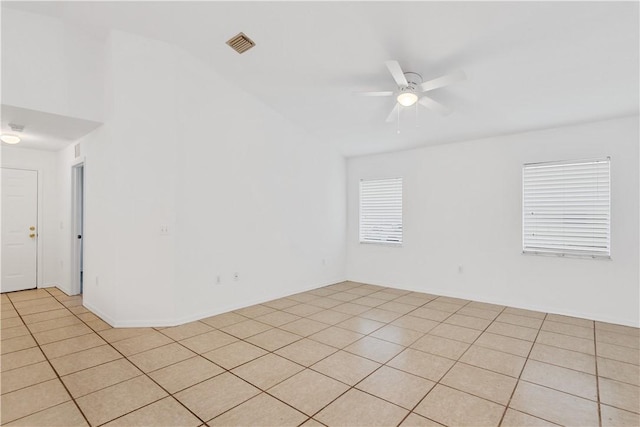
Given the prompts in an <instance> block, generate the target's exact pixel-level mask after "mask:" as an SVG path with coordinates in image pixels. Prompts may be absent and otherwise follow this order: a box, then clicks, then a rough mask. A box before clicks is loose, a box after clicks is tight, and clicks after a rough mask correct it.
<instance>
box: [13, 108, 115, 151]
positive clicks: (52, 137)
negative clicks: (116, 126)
mask: <svg viewBox="0 0 640 427" xmlns="http://www.w3.org/2000/svg"><path fill="white" fill-rule="evenodd" d="M0 116H2V133H9V134H16V135H18V136H20V138H21V142H20V145H15V147H19V148H30V149H33V150H47V151H58V150H61V149H63V148H65V147H67V146H68V145H69V144H71V143H72V142H73V141H75V140H77V139H78V138H81V137H83V136H85V135H86V134H88V133H89V132H91V131H92V130H94V129H96V128H97V127H98V126H100V125H101V124H102V123H98V122H93V121H90V120H84V119H78V118H75V117H68V116H60V115H57V114H50V113H45V112H42V111H35V110H29V109H26V108H19V107H15V106H12V105H5V104H3V105H2V106H1V107H0ZM10 123H12V124H17V125H23V126H24V131H23V132H19V133H15V132H12V131H11V127H10V126H9V124H10ZM2 146H3V147H9V146H10V145H7V144H5V143H3V144H2Z"/></svg>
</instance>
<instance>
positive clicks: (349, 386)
mask: <svg viewBox="0 0 640 427" xmlns="http://www.w3.org/2000/svg"><path fill="white" fill-rule="evenodd" d="M384 289H387V288H384ZM374 292H376V291H374ZM401 296H402V295H399V296H398V297H397V298H400V297H401ZM391 301H393V300H391ZM429 302H430V301H429ZM301 304H306V303H301ZM425 304H426V303H425ZM423 305H424V304H423ZM419 307H421V306H418V307H416V309H417V308H419ZM325 310H330V309H325ZM367 311H368V310H367ZM412 311H413V310H412ZM345 314H346V313H345ZM354 317H358V316H357V315H355V316H351V317H349V318H348V319H345V321H346V320H350V319H352V318H354ZM304 318H308V317H304ZM297 320H299V319H297ZM395 320H396V319H394V320H392V321H391V322H393V321H395ZM391 322H386V323H385V326H386V325H389V324H390V323H391ZM321 323H322V322H321ZM339 323H340V322H339ZM332 326H336V325H329V327H332ZM383 327H384V326H381V327H380V328H383ZM380 328H378V329H380ZM325 329H328V328H325ZM341 329H342V328H341ZM378 329H376V331H377V330H378ZM323 330H324V329H323ZM373 332H375V331H372V332H370V334H371V333H373ZM256 335H257V334H256ZM312 335H313V334H312ZM368 335H369V334H365V335H364V336H368ZM364 336H363V337H362V338H364ZM304 338H308V337H304ZM362 338H359V339H362ZM359 339H358V340H359ZM358 340H356V341H358ZM298 341H300V340H298ZM296 342H297V341H296ZM316 342H318V341H316ZM354 342H355V341H354ZM291 344H293V343H291ZM321 344H324V343H321ZM288 345H289V344H288ZM324 345H327V344H324ZM348 345H350V344H348ZM348 345H347V346H348ZM283 347H286V345H285V346H283ZM329 347H333V346H329ZM345 347H346V346H345ZM281 348H282V347H281ZM333 348H336V347H333ZM277 350H279V349H276V350H274V352H270V353H272V354H274V355H276V356H279V357H283V358H284V359H286V360H289V361H291V362H293V363H296V364H298V365H300V364H299V363H297V362H295V361H293V360H290V359H287V358H286V357H284V356H280V355H278V354H275V351H277ZM339 351H344V347H343V348H336V351H334V352H332V353H331V354H329V355H327V356H325V357H323V358H321V359H319V360H317V361H316V362H314V363H313V365H315V364H316V363H319V362H321V361H322V360H324V359H327V358H329V357H331V356H332V355H334V354H336V353H337V352H339ZM356 356H357V355H356ZM261 357H263V356H261ZM359 357H362V356H359ZM254 360H256V359H254ZM368 360H370V359H368ZM250 362H251V361H249V362H246V363H250ZM376 363H378V362H376ZM300 366H302V367H303V368H304V369H303V370H302V371H299V372H296V373H295V374H293V375H291V376H289V377H287V378H285V379H283V380H281V381H279V382H278V383H276V384H274V385H272V386H271V387H269V389H268V390H271V389H272V388H274V387H276V386H277V385H279V384H281V383H283V382H285V381H287V380H288V379H290V378H292V377H293V376H295V375H297V374H299V373H300V372H303V371H304V370H306V369H309V370H311V371H313V372H315V373H318V374H320V375H323V376H325V377H327V378H329V379H331V380H334V381H338V382H340V383H342V384H344V385H346V386H347V387H348V388H347V389H346V390H345V391H344V392H343V393H341V394H340V395H338V396H337V397H336V398H334V399H333V400H331V401H330V402H328V403H327V404H326V405H325V406H323V407H322V408H320V409H319V410H318V411H316V412H314V414H313V415H311V416H308V415H307V414H306V413H304V412H302V411H300V410H299V409H297V408H295V407H294V406H292V405H290V404H289V403H287V402H284V401H282V400H281V399H280V398H278V397H276V396H274V395H273V394H271V393H269V392H268V391H267V390H263V389H261V388H260V387H257V386H256V385H254V384H252V383H250V382H249V381H247V380H245V379H243V378H241V377H238V375H236V374H235V373H234V372H231V371H230V373H231V374H233V375H235V376H236V377H238V378H240V379H241V380H243V381H245V382H247V383H249V384H251V385H252V386H254V387H256V388H257V389H258V390H260V391H261V392H263V393H265V394H267V395H269V396H271V397H273V398H275V399H277V400H278V401H280V402H282V403H284V404H286V405H287V406H289V407H291V408H293V409H294V410H296V411H298V412H300V413H302V414H303V415H305V416H307V417H308V419H307V420H305V421H304V422H303V423H302V424H304V423H305V422H307V421H308V420H309V419H314V420H315V418H313V417H314V416H315V415H317V414H318V413H319V412H321V411H322V410H323V409H324V408H326V407H327V406H329V405H330V404H331V403H333V402H334V401H335V400H337V399H339V398H340V397H341V396H343V395H344V394H346V393H347V392H349V391H350V390H351V389H353V388H355V384H354V385H350V384H347V383H344V382H342V381H340V380H338V379H336V378H333V377H330V376H329V375H326V374H324V373H322V372H318V371H316V370H314V369H312V368H311V366H308V367H307V366H304V365H300ZM382 366H384V364H381V366H379V367H378V368H377V369H376V370H374V371H373V372H375V371H377V370H378V369H380V368H381V367H382ZM233 369H235V368H233ZM373 372H371V373H370V374H369V375H371V374H372V373H373ZM369 375H367V376H369ZM365 378H366V377H365ZM359 382H360V381H358V383H359ZM356 384H357V383H356ZM367 394H368V393H367ZM254 397H255V396H254ZM375 397H377V396H375ZM252 398H253V397H251V399H252ZM377 398H378V399H381V398H380V397H377ZM248 400H250V399H248ZM248 400H247V401H248ZM381 400H384V401H386V402H388V403H390V404H393V405H395V404H394V403H393V402H389V401H387V400H385V399H381ZM245 402H246V401H244V402H242V403H245ZM242 403H240V404H238V405H236V406H234V407H233V408H235V407H237V406H239V405H241V404H242ZM395 406H398V405H395ZM233 408H229V409H228V410H227V411H225V412H223V413H220V414H218V415H216V417H214V419H215V418H217V417H219V416H221V415H223V414H224V413H226V412H228V411H230V410H232V409H233ZM403 409H404V408H403ZM209 421H211V420H209ZM316 421H317V420H316Z"/></svg>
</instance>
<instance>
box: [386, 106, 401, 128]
mask: <svg viewBox="0 0 640 427" xmlns="http://www.w3.org/2000/svg"><path fill="white" fill-rule="evenodd" d="M399 108H400V104H398V103H397V102H396V105H395V107H393V110H391V112H390V113H389V115H388V116H387V120H386V122H387V123H390V122H392V121H394V120H395V119H396V117H398V109H399Z"/></svg>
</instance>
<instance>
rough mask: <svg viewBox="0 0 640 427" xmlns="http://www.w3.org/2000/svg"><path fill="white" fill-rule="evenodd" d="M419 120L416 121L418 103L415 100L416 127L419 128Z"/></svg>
mask: <svg viewBox="0 0 640 427" xmlns="http://www.w3.org/2000/svg"><path fill="white" fill-rule="evenodd" d="M418 123H420V122H418V103H417V102H416V127H417V128H419V127H420V125H419V124H418Z"/></svg>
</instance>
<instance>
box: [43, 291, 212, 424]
mask: <svg viewBox="0 0 640 427" xmlns="http://www.w3.org/2000/svg"><path fill="white" fill-rule="evenodd" d="M54 298H55V296H54ZM56 299H57V298H56ZM70 312H71V311H70ZM71 313H72V314H73V315H74V316H76V318H78V319H79V320H80V321H81V322H82V323H83V324H85V325H86V326H87V327H89V328H91V327H90V326H89V325H87V324H86V322H85V321H84V320H83V319H81V318H80V317H78V315H77V314H76V313H73V312H71ZM92 330H93V329H92ZM93 332H94V333H95V334H96V335H98V336H99V337H100V338H101V339H103V340H104V341H105V342H106V343H107V345H109V346H110V347H111V348H112V349H113V350H115V351H116V352H118V354H120V355H121V356H122V357H123V358H124V359H125V360H127V361H128V362H129V363H132V362H131V361H130V360H129V359H128V358H127V357H126V356H125V355H124V354H122V353H121V352H120V351H119V350H118V349H117V348H115V347H114V346H113V345H112V344H111V343H110V342H109V341H107V340H106V339H104V338H103V337H102V336H101V335H100V334H98V333H97V332H96V331H93ZM132 364H133V363H132ZM136 368H137V369H139V370H140V372H142V374H141V375H137V376H135V377H132V378H129V379H127V380H124V381H121V382H119V383H117V384H122V383H123V382H126V381H129V380H131V379H133V378H139V377H141V376H143V375H144V376H146V377H147V378H148V379H149V380H151V381H152V382H153V383H154V384H156V385H157V386H158V387H160V388H161V389H162V390H163V391H164V392H165V393H167V394H168V395H169V396H171V397H172V398H173V399H174V400H176V401H177V402H178V403H180V405H182V406H183V407H184V408H185V409H187V411H189V412H190V413H191V414H192V415H194V416H195V417H196V418H197V419H198V420H199V421H200V422H202V423H205V422H204V421H203V420H202V418H200V417H198V416H197V415H196V414H195V413H193V412H192V411H191V410H190V409H189V408H187V407H186V406H184V405H183V404H182V402H180V401H179V400H178V399H176V398H175V397H173V394H171V393H169V392H168V391H167V390H166V389H165V388H164V387H162V386H161V385H160V384H158V383H157V382H156V381H155V380H154V379H153V378H151V377H150V376H149V375H148V374H147V373H146V372H144V371H143V370H142V369H140V368H138V366H136ZM56 374H57V372H56ZM60 382H62V379H60ZM63 384H64V383H63ZM114 385H116V384H111V385H109V386H107V387H103V388H101V389H99V390H95V391H93V392H92V393H95V392H98V391H100V390H105V389H107V388H109V387H112V386H114ZM65 388H66V385H65ZM67 392H68V390H67ZM92 393H89V394H92ZM89 394H87V396H88V395H89ZM69 395H70V396H71V398H72V399H73V401H74V403H75V404H76V406H78V409H80V407H79V405H78V403H77V402H76V399H75V398H74V397H73V396H72V395H71V393H69ZM166 397H168V396H163V397H161V398H160V399H157V400H154V401H153V402H149V403H147V404H146V405H143V406H140V407H139V408H136V409H133V410H132V411H129V412H127V413H125V414H122V415H120V416H118V417H116V418H113V419H110V420H107V421H105V422H104V423H103V424H106V423H109V422H111V421H113V420H116V419H118V418H122V417H124V416H125V415H128V414H130V413H132V412H135V411H137V410H140V409H142V408H144V407H146V406H150V405H152V404H154V403H156V402H158V401H160V400H162V399H166ZM83 416H84V413H83ZM85 419H86V420H87V424H89V425H90V426H91V425H92V424H91V423H90V422H89V420H88V419H87V418H86V416H85ZM103 424H100V425H103Z"/></svg>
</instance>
